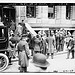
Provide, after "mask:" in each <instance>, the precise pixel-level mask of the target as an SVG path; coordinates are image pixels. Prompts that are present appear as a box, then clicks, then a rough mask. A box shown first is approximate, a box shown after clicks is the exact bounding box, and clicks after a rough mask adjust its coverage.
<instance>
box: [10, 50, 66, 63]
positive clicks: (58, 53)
mask: <svg viewBox="0 0 75 75" xmlns="http://www.w3.org/2000/svg"><path fill="white" fill-rule="evenodd" d="M65 53H67V51H61V52H55V53H54V55H61V54H65ZM11 61H12V62H15V61H18V55H17V56H16V58H15V59H11Z"/></svg>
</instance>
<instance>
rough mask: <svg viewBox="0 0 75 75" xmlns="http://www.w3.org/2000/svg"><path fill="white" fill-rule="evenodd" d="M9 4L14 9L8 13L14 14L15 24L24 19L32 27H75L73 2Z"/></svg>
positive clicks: (74, 6) (74, 5)
mask: <svg viewBox="0 0 75 75" xmlns="http://www.w3.org/2000/svg"><path fill="white" fill-rule="evenodd" d="M9 6H12V7H14V9H15V10H14V9H13V11H12V9H11V12H12V13H11V12H9V14H10V13H11V16H14V18H13V19H15V22H16V25H17V24H18V22H21V20H24V21H25V22H28V23H29V24H30V26H31V27H33V28H49V27H52V28H56V27H57V28H59V27H64V28H72V29H73V28H74V27H75V4H74V3H27V4H26V3H19V4H18V3H17V4H10V5H9ZM4 7H5V5H4ZM5 10H6V9H5ZM5 12H7V11H5ZM14 12H15V13H14ZM1 15H2V14H1ZM3 15H4V14H3ZM9 17H10V15H9ZM2 18H3V16H2Z"/></svg>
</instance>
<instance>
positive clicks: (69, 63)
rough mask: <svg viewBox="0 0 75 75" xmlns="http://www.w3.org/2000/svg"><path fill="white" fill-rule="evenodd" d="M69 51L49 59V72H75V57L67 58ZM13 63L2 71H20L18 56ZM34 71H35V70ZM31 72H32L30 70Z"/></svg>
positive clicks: (31, 66) (30, 68)
mask: <svg viewBox="0 0 75 75" xmlns="http://www.w3.org/2000/svg"><path fill="white" fill-rule="evenodd" d="M66 57H67V51H65V52H58V53H55V55H54V59H51V56H50V57H49V58H48V59H47V61H48V62H49V63H50V66H49V67H48V68H47V70H48V72H49V73H75V59H71V55H70V58H69V59H66ZM31 61H32V59H30V61H29V67H28V71H29V70H32V69H33V64H32V63H31ZM12 64H13V65H10V66H8V67H7V69H6V70H4V71H3V72H2V73H19V69H18V68H19V65H18V58H16V59H12ZM33 72H34V71H33ZM30 73H31V72H30Z"/></svg>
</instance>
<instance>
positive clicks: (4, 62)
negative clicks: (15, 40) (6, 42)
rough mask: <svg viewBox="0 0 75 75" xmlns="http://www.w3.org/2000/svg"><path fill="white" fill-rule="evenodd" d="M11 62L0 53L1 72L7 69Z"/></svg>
mask: <svg viewBox="0 0 75 75" xmlns="http://www.w3.org/2000/svg"><path fill="white" fill-rule="evenodd" d="M8 64H9V60H8V57H7V56H6V55H4V54H1V53H0V72H1V71H3V70H5V69H6V68H7V66H8Z"/></svg>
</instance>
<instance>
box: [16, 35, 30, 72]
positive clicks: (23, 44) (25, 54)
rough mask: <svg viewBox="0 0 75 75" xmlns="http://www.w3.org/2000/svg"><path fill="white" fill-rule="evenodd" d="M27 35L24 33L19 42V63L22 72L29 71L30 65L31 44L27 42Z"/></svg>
mask: <svg viewBox="0 0 75 75" xmlns="http://www.w3.org/2000/svg"><path fill="white" fill-rule="evenodd" d="M26 38H27V35H26V34H24V35H22V38H21V40H20V42H19V43H18V46H17V49H18V54H19V55H18V57H19V65H20V72H27V67H28V66H29V56H30V52H29V46H28V43H27V41H26V40H27V39H26Z"/></svg>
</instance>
